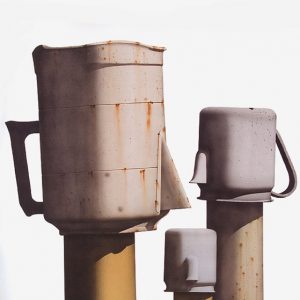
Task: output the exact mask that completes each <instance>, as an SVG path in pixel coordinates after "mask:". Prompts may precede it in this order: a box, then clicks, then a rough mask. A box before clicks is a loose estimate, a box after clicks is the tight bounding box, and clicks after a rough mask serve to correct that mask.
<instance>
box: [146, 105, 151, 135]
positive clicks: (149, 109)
mask: <svg viewBox="0 0 300 300" xmlns="http://www.w3.org/2000/svg"><path fill="white" fill-rule="evenodd" d="M151 113H152V103H151V102H149V103H147V129H149V128H150V126H151Z"/></svg>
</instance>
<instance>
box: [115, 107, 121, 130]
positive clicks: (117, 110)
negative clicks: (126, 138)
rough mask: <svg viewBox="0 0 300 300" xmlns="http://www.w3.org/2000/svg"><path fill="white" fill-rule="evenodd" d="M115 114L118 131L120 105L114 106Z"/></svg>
mask: <svg viewBox="0 0 300 300" xmlns="http://www.w3.org/2000/svg"><path fill="white" fill-rule="evenodd" d="M115 108H116V110H115V112H116V117H117V127H118V129H120V104H115Z"/></svg>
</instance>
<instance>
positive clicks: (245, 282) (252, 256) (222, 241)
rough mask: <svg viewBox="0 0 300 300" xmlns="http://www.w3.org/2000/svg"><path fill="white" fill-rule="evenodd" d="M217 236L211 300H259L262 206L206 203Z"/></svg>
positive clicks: (208, 220) (208, 223)
mask: <svg viewBox="0 0 300 300" xmlns="http://www.w3.org/2000/svg"><path fill="white" fill-rule="evenodd" d="M207 227H208V228H210V229H213V230H215V231H216V232H217V261H218V264H217V284H216V295H215V296H214V299H215V300H233V299H234V300H262V299H263V204H262V203H234V202H230V203H229V202H218V201H207Z"/></svg>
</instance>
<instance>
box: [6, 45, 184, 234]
mask: <svg viewBox="0 0 300 300" xmlns="http://www.w3.org/2000/svg"><path fill="white" fill-rule="evenodd" d="M164 50H165V49H164V48H161V47H153V46H147V45H142V44H139V43H133V42H119V41H117V42H106V43H100V44H91V45H85V46H80V47H66V48H50V47H46V46H39V47H37V48H36V49H35V50H34V52H33V60H34V65H35V72H36V75H37V84H38V99H39V122H29V123H25V122H8V127H9V129H10V133H11V138H12V146H13V150H14V158H15V168H16V176H17V181H18V189H19V197H20V202H21V205H22V206H23V209H24V210H25V212H26V213H27V214H28V215H31V214H34V213H42V210H43V213H44V215H45V218H46V220H48V221H49V222H51V223H53V224H54V225H56V226H57V227H58V228H59V229H60V230H61V231H62V232H63V233H64V232H77V231H78V232H85V231H86V232H93V231H99V230H102V231H122V230H125V231H126V230H128V228H130V227H134V226H136V225H137V224H140V223H143V224H144V225H143V226H142V227H143V229H144V230H145V229H149V228H150V227H151V226H150V225H149V223H151V224H152V223H153V218H154V219H155V218H159V217H160V216H161V211H162V210H169V209H171V208H179V207H187V206H188V202H187V199H186V196H185V194H184V191H183V188H182V186H181V183H180V181H179V178H178V176H177V172H176V170H175V167H174V165H173V162H172V160H171V157H170V155H169V152H168V149H167V147H166V145H165V120H164V98H163V80H162V64H163V51H164ZM18 132H19V134H18ZM20 132H21V134H20ZM33 132H40V145H41V160H42V176H43V209H42V204H41V203H38V202H35V201H34V200H32V198H31V193H30V184H29V179H28V170H27V163H26V154H25V147H24V139H25V137H26V136H27V135H28V134H30V133H33ZM164 174H165V176H164ZM162 177H164V178H162ZM24 178H25V182H24ZM26 178H27V179H26ZM18 179H19V180H18ZM150 229H151V228H150ZM132 230H133V231H135V230H142V229H141V228H135V227H134V228H133V229H132Z"/></svg>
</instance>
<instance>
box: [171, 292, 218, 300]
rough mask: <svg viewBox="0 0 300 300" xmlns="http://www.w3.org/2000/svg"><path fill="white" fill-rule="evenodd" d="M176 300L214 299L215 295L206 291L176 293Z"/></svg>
mask: <svg viewBox="0 0 300 300" xmlns="http://www.w3.org/2000/svg"><path fill="white" fill-rule="evenodd" d="M174 300H213V297H212V294H205V293H174Z"/></svg>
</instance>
